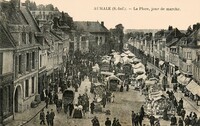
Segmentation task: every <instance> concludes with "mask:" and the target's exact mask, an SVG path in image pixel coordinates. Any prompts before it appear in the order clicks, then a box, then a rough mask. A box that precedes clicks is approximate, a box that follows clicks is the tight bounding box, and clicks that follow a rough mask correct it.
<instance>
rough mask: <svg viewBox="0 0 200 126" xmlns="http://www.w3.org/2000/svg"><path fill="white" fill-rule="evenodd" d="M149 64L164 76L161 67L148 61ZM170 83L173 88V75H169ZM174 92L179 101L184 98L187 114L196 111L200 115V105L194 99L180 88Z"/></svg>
mask: <svg viewBox="0 0 200 126" xmlns="http://www.w3.org/2000/svg"><path fill="white" fill-rule="evenodd" d="M147 65H148V67H149V68H154V69H155V70H156V73H157V72H160V73H161V76H163V73H162V72H161V70H160V69H159V68H157V67H156V66H154V65H153V64H151V63H148V64H147ZM160 81H162V80H160ZM168 83H169V86H170V88H169V89H172V84H171V77H169V76H168ZM174 94H175V97H176V98H177V101H179V100H180V99H181V98H183V100H184V103H183V104H184V108H185V110H186V115H187V114H190V112H195V113H196V114H197V115H198V117H200V106H197V105H196V103H195V102H194V101H192V100H191V99H190V98H188V97H185V96H184V94H183V93H182V92H181V91H179V90H178V92H177V93H174Z"/></svg>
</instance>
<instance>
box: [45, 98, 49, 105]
mask: <svg viewBox="0 0 200 126" xmlns="http://www.w3.org/2000/svg"><path fill="white" fill-rule="evenodd" d="M45 103H46V108H48V105H49V97H48V96H47V97H46V98H45Z"/></svg>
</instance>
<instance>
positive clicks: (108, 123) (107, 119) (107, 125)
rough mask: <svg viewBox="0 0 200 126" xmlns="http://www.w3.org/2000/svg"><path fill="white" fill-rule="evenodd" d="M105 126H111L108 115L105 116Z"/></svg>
mask: <svg viewBox="0 0 200 126" xmlns="http://www.w3.org/2000/svg"><path fill="white" fill-rule="evenodd" d="M105 126H111V121H110V119H109V118H108V117H107V118H106V121H105Z"/></svg>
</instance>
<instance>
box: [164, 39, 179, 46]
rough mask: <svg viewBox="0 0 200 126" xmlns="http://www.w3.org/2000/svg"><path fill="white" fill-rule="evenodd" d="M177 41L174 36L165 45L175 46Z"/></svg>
mask: <svg viewBox="0 0 200 126" xmlns="http://www.w3.org/2000/svg"><path fill="white" fill-rule="evenodd" d="M178 42H179V39H178V38H174V39H172V41H170V42H168V43H166V46H167V47H171V46H176V45H177V43H178Z"/></svg>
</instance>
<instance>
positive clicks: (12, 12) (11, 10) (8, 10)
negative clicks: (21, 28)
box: [1, 1, 28, 25]
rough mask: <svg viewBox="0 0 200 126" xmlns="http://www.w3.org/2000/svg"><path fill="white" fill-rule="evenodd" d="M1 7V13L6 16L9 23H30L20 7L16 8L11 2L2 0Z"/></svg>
mask: <svg viewBox="0 0 200 126" xmlns="http://www.w3.org/2000/svg"><path fill="white" fill-rule="evenodd" d="M1 8H2V9H1V13H2V14H3V15H4V16H5V17H6V21H7V23H9V24H16V25H27V24H28V22H27V21H26V20H25V18H24V16H23V14H22V12H21V11H20V10H19V9H16V8H15V7H14V6H13V5H12V4H11V3H10V2H7V1H5V2H2V3H1Z"/></svg>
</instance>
